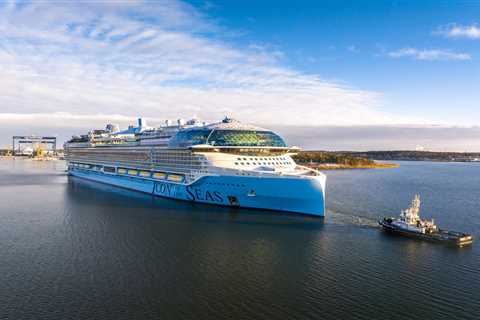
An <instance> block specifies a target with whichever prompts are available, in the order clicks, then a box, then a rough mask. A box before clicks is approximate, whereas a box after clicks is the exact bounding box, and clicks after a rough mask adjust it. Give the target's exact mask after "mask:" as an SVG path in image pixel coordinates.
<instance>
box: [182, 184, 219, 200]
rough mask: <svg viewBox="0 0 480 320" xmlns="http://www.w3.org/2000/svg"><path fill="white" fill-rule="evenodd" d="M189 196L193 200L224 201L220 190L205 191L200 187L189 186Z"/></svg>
mask: <svg viewBox="0 0 480 320" xmlns="http://www.w3.org/2000/svg"><path fill="white" fill-rule="evenodd" d="M187 197H188V199H189V200H191V201H210V202H219V203H222V202H223V197H222V194H221V193H220V192H219V191H210V190H206V191H205V192H204V191H203V190H202V189H200V188H192V187H190V186H188V187H187Z"/></svg>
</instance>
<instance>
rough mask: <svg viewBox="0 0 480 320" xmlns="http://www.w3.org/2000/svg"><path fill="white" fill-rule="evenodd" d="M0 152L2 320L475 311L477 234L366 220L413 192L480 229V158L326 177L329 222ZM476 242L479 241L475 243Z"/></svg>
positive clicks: (452, 314) (425, 315)
mask: <svg viewBox="0 0 480 320" xmlns="http://www.w3.org/2000/svg"><path fill="white" fill-rule="evenodd" d="M64 169H65V167H64V163H62V162H34V161H28V160H17V161H12V160H0V219H1V220H0V259H1V260H0V318H1V319H226V318H230V319H248V318H250V319H251V318H257V319H479V317H480V316H479V315H480V241H479V242H478V243H476V244H474V246H473V247H470V248H463V249H454V248H449V247H445V246H442V245H438V244H431V243H424V242H418V241H415V240H410V239H404V238H399V237H395V236H389V235H386V234H384V233H382V232H381V231H380V230H379V228H378V227H377V226H376V219H377V218H378V217H380V216H382V215H396V214H397V213H398V211H399V210H400V209H402V208H405V207H406V206H408V204H409V202H410V200H411V198H412V197H413V195H414V193H415V192H419V193H420V194H421V195H422V197H423V201H424V215H425V216H431V215H433V216H434V217H435V218H436V220H437V222H438V223H439V224H440V225H441V226H445V227H448V228H451V229H458V230H461V231H468V232H471V233H473V234H474V235H476V236H477V238H478V237H479V236H480V212H479V208H480V165H475V164H450V163H409V162H403V163H401V167H400V168H398V169H386V170H358V171H336V172H329V173H327V174H328V183H327V185H328V191H327V193H328V195H327V196H328V202H327V205H328V215H327V217H326V218H325V219H316V218H310V217H305V216H297V215H288V214H281V213H276V212H261V211H254V210H233V209H227V208H219V207H211V206H206V205H198V204H197V205H195V204H191V203H185V202H178V201H174V200H165V199H160V198H152V197H151V196H148V195H144V194H140V193H136V192H130V191H127V190H122V189H117V188H113V187H109V186H106V185H101V184H96V183H92V182H87V181H83V180H80V179H75V178H68V177H67V176H66V175H65V172H64ZM479 240H480V239H479Z"/></svg>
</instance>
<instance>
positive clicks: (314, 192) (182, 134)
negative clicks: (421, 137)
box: [64, 117, 326, 217]
mask: <svg viewBox="0 0 480 320" xmlns="http://www.w3.org/2000/svg"><path fill="white" fill-rule="evenodd" d="M64 149H65V159H66V161H67V166H68V173H69V175H71V176H75V177H80V178H85V179H89V180H93V181H97V182H101V183H106V184H110V185H114V186H117V187H123V188H127V189H132V190H137V191H141V192H145V193H149V194H152V195H155V196H161V197H167V198H173V199H178V200H185V201H193V202H200V203H206V204H212V205H223V206H231V207H242V208H255V209H267V210H274V211H287V212H293V213H300V214H307V215H314V216H320V217H323V216H324V215H325V183H326V176H325V175H324V174H323V173H321V172H319V171H316V170H313V169H311V168H307V167H304V166H300V165H297V164H296V163H295V161H294V160H293V159H292V156H293V155H295V154H296V153H297V152H298V151H299V150H300V149H299V148H297V147H288V146H287V145H286V143H285V142H284V140H283V139H282V138H281V137H280V136H279V135H278V134H276V133H274V132H272V131H271V130H268V129H263V128H260V127H257V126H253V125H249V124H244V123H241V122H239V121H236V120H234V119H230V118H228V117H226V118H225V119H223V120H222V121H219V122H216V123H205V122H199V121H198V120H195V119H194V120H189V121H184V120H181V119H179V120H177V121H176V122H171V121H165V124H163V125H161V126H159V127H149V126H147V124H146V122H145V121H144V120H143V119H141V118H140V119H138V125H137V126H129V127H128V129H126V130H120V129H119V127H118V125H112V124H108V125H107V126H106V128H105V129H103V130H92V131H90V132H89V133H88V134H86V135H81V136H73V137H72V139H71V140H70V141H68V142H66V143H65V146H64Z"/></svg>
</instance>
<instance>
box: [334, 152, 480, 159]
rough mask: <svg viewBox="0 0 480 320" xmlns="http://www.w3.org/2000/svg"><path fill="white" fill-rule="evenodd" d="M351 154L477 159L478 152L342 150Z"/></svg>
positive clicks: (479, 157) (399, 157) (389, 157)
mask: <svg viewBox="0 0 480 320" xmlns="http://www.w3.org/2000/svg"><path fill="white" fill-rule="evenodd" d="M342 153H343V154H348V155H351V156H358V157H362V158H368V159H374V160H387V161H388V160H409V161H478V160H476V159H480V153H478V152H435V151H367V152H342Z"/></svg>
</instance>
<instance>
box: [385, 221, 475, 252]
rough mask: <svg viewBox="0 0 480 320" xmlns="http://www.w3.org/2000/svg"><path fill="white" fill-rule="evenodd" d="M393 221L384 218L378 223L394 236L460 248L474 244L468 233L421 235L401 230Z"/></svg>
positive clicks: (449, 232) (445, 231)
mask: <svg viewBox="0 0 480 320" xmlns="http://www.w3.org/2000/svg"><path fill="white" fill-rule="evenodd" d="M393 221H394V219H393V218H384V219H383V220H380V221H378V223H379V224H380V225H381V226H382V227H383V230H385V231H387V232H389V233H392V234H398V235H401V236H405V237H410V238H416V239H420V240H425V241H431V242H441V243H445V244H449V245H454V246H459V247H463V246H467V245H470V244H472V243H473V237H472V236H471V235H469V234H466V233H462V232H455V231H448V230H441V229H439V230H438V231H435V232H431V233H420V232H414V231H410V230H406V229H401V228H399V227H397V226H395V225H393V224H392V222H393Z"/></svg>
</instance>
